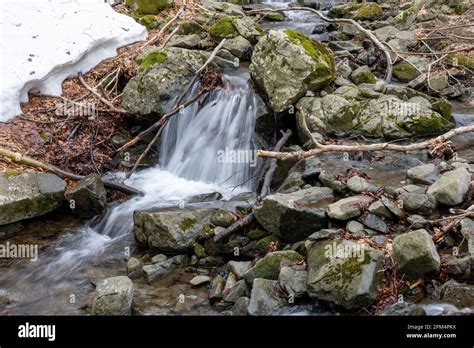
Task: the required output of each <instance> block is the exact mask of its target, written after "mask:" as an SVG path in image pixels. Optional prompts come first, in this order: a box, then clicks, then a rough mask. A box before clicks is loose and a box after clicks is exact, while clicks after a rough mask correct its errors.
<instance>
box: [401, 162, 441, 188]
mask: <svg viewBox="0 0 474 348" xmlns="http://www.w3.org/2000/svg"><path fill="white" fill-rule="evenodd" d="M438 177H439V172H438V169H437V167H436V166H435V165H434V164H433V163H428V164H422V165H420V166H416V167H413V168H410V169H408V171H407V178H408V179H410V180H413V182H415V183H420V184H427V185H431V184H432V183H434V182H435V181H436V180H437V179H438Z"/></svg>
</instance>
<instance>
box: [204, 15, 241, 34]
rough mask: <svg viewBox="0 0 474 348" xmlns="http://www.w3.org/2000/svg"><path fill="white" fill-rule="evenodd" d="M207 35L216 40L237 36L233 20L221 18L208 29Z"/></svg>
mask: <svg viewBox="0 0 474 348" xmlns="http://www.w3.org/2000/svg"><path fill="white" fill-rule="evenodd" d="M209 34H211V35H212V37H214V38H217V39H224V38H232V37H236V36H238V35H239V32H238V31H237V29H236V28H235V26H234V18H232V17H222V18H220V19H218V20H217V21H216V22H215V23H214V24H212V26H211V27H210V29H209Z"/></svg>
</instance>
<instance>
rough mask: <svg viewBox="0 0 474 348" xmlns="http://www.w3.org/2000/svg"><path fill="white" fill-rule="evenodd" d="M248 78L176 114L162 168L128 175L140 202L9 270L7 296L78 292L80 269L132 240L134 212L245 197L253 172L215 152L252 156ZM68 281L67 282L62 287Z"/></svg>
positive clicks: (231, 79) (114, 210)
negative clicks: (207, 198)
mask: <svg viewBox="0 0 474 348" xmlns="http://www.w3.org/2000/svg"><path fill="white" fill-rule="evenodd" d="M249 78H250V77H249V75H248V74H244V75H239V76H226V77H225V89H223V90H218V91H215V92H213V93H211V95H210V96H209V98H207V100H206V101H205V103H204V105H198V104H197V103H195V105H193V106H192V107H189V108H187V109H185V110H184V111H183V112H182V113H180V114H177V115H176V116H175V118H174V119H173V121H172V122H170V123H169V124H168V126H167V128H166V130H165V132H164V134H163V137H162V139H161V140H162V141H161V164H160V165H156V166H154V167H152V168H148V169H144V170H142V171H139V172H137V173H135V174H133V175H132V176H131V178H130V179H129V180H128V181H127V182H126V183H127V184H128V185H130V186H133V187H135V188H138V189H140V190H141V191H142V192H144V196H136V197H133V198H131V199H129V200H128V201H126V202H124V203H121V204H118V205H115V206H113V207H111V208H109V210H108V211H107V212H106V213H105V214H104V215H103V216H102V217H101V218H96V219H95V220H92V221H91V222H90V223H89V224H88V225H85V226H83V227H81V228H79V229H77V230H72V231H70V232H67V233H66V234H65V235H62V236H61V237H59V238H58V239H57V240H55V241H54V242H52V243H50V244H49V245H48V247H47V249H46V250H42V251H41V252H40V255H39V260H38V262H36V263H29V262H26V263H22V264H21V265H19V267H20V269H18V268H16V267H10V268H9V270H8V273H7V275H6V276H5V277H4V279H5V280H6V281H9V282H11V284H14V288H15V289H14V290H13V291H15V292H17V291H20V292H21V293H20V294H18V295H19V296H20V297H21V298H22V299H23V301H25V302H28V301H30V302H34V301H36V300H37V299H38V298H45V297H46V298H50V299H51V300H52V297H53V296H54V295H53V294H54V291H63V292H64V291H65V290H64V289H65V288H74V287H76V288H78V287H79V288H80V287H81V286H82V287H83V286H84V284H86V283H88V281H89V280H88V276H87V274H83V273H84V272H82V269H83V268H84V267H85V266H87V265H90V264H91V262H96V261H97V260H98V259H99V260H100V259H101V257H102V256H101V255H103V257H104V258H106V257H107V255H108V254H111V253H113V252H114V248H116V246H117V245H123V244H125V245H130V241H132V242H133V237H132V236H133V232H132V230H133V212H134V211H135V210H143V209H151V208H157V207H165V206H176V205H178V204H179V203H180V202H184V201H186V199H187V198H189V197H191V196H194V195H197V194H202V193H211V192H220V193H221V194H222V195H223V196H224V199H228V198H230V197H231V196H233V195H236V194H238V193H241V192H248V191H251V189H252V184H253V182H254V181H255V180H253V179H252V178H253V177H254V176H255V171H256V169H257V167H253V166H251V165H250V163H242V162H239V161H235V162H233V163H222V162H221V161H219V160H217V158H218V153H219V151H221V150H225V149H227V150H229V151H231V150H235V151H239V150H240V151H242V150H245V151H246V152H251V153H253V152H254V150H255V146H254V143H253V139H254V125H255V109H256V99H255V95H254V92H253V91H252V89H251V88H250V86H249ZM120 242H123V243H122V244H120ZM108 250H110V251H108ZM115 252H116V250H115ZM19 273H21V276H18V274H19ZM78 275H79V276H78ZM78 277H79V278H78ZM69 279H74V280H73V281H72V282H70V283H68V281H69ZM57 284H62V286H61V287H59V286H57ZM0 287H2V284H0ZM55 287H56V290H53V288H55ZM60 288H61V289H60Z"/></svg>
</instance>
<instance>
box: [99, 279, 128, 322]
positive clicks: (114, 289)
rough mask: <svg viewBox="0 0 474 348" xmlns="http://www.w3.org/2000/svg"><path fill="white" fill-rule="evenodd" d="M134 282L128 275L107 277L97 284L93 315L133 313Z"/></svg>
mask: <svg viewBox="0 0 474 348" xmlns="http://www.w3.org/2000/svg"><path fill="white" fill-rule="evenodd" d="M132 300H133V283H132V281H131V280H130V278H128V277H124V276H119V277H112V278H107V279H105V280H103V281H101V282H100V283H98V284H97V288H96V289H95V296H94V300H93V303H92V315H131V314H132Z"/></svg>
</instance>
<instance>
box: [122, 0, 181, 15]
mask: <svg viewBox="0 0 474 348" xmlns="http://www.w3.org/2000/svg"><path fill="white" fill-rule="evenodd" d="M125 3H126V4H127V6H128V7H130V8H131V9H132V11H136V12H138V13H139V14H145V15H147V14H150V15H154V14H158V13H159V12H160V11H161V10H164V9H166V8H168V7H171V6H172V5H173V3H174V1H173V0H125Z"/></svg>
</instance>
